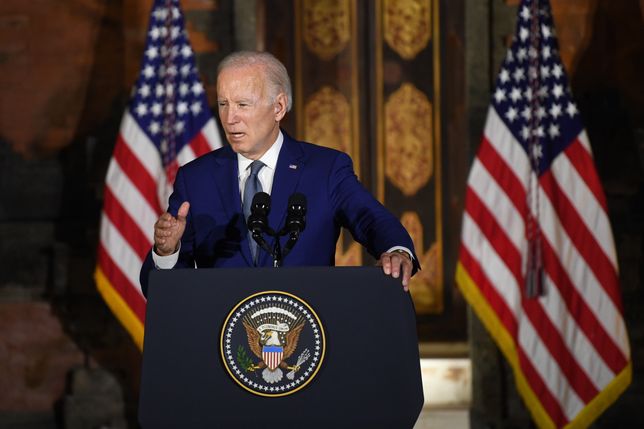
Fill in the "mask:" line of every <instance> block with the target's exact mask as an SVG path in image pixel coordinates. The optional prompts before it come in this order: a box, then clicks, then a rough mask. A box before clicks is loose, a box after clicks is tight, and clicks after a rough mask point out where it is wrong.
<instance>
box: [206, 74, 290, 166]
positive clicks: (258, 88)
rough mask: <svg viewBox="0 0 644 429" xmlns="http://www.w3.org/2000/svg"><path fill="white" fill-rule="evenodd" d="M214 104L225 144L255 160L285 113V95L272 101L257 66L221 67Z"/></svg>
mask: <svg viewBox="0 0 644 429" xmlns="http://www.w3.org/2000/svg"><path fill="white" fill-rule="evenodd" d="M217 104H218V108H219V118H220V119H221V124H222V126H223V128H224V132H225V133H226V139H227V140H228V143H230V146H231V147H232V149H233V150H234V151H235V152H237V153H239V154H242V155H244V156H245V157H246V158H249V159H259V158H260V157H261V156H262V155H263V154H264V153H265V152H266V151H267V150H268V149H269V148H270V147H271V145H272V144H273V143H274V142H275V139H277V134H278V132H279V122H280V120H281V119H282V118H283V117H284V114H285V113H286V97H285V96H284V94H279V95H278V96H277V97H276V99H275V100H272V97H271V96H270V94H269V88H268V86H267V84H266V79H265V77H264V75H263V71H262V68H261V66H248V67H234V68H228V69H224V70H222V72H221V73H220V74H219V76H218V78H217Z"/></svg>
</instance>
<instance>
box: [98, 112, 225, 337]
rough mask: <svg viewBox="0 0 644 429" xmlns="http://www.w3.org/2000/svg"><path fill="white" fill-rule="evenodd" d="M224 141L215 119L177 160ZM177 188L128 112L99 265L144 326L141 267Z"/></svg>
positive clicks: (111, 173) (108, 185)
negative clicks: (155, 230) (140, 282)
mask: <svg viewBox="0 0 644 429" xmlns="http://www.w3.org/2000/svg"><path fill="white" fill-rule="evenodd" d="M220 146H221V140H220V138H219V133H218V132H217V130H216V128H215V123H214V119H210V120H209V121H208V122H207V123H206V125H205V126H204V128H203V129H202V130H201V132H200V133H198V134H197V135H196V136H195V138H194V139H193V140H192V141H191V143H190V144H188V145H186V146H185V147H184V148H183V149H182V150H181V151H180V152H179V153H178V154H177V162H178V163H179V165H183V164H185V163H186V162H189V161H190V160H192V159H194V158H195V157H197V156H200V155H202V154H205V153H207V152H209V151H211V150H213V149H216V148H218V147H220ZM171 190H172V184H171V183H168V181H167V178H166V172H165V169H164V167H163V164H162V161H161V157H160V154H159V151H158V150H157V148H156V147H155V146H154V144H153V143H152V142H151V141H150V139H149V138H148V137H147V135H146V134H145V133H144V132H143V131H142V130H141V128H140V127H139V125H138V123H137V122H136V121H135V120H134V118H133V117H132V116H131V115H130V112H129V111H126V112H125V115H124V117H123V120H122V122H121V129H120V135H119V137H118V140H117V142H116V146H115V148H114V154H113V156H112V159H111V161H110V165H109V168H108V172H107V178H106V181H105V195H104V204H103V212H102V214H101V228H100V243H99V252H98V268H99V269H100V270H101V271H102V272H103V274H104V276H105V278H106V279H107V280H108V282H109V287H111V288H112V289H113V291H114V292H116V293H117V294H118V296H119V297H120V298H121V299H122V300H123V301H124V302H125V304H126V305H127V306H129V307H130V309H131V310H132V312H133V313H134V314H135V316H136V318H137V319H138V320H139V321H140V323H141V325H143V323H144V321H145V298H144V297H143V294H142V292H141V286H140V284H139V271H140V270H141V266H142V264H143V260H144V259H145V256H146V254H147V253H148V251H149V250H150V248H151V246H152V244H153V232H154V223H155V222H156V220H157V218H158V217H159V216H160V215H161V213H162V212H163V211H164V210H165V209H166V207H167V204H168V197H169V194H170V192H171ZM117 316H118V314H117Z"/></svg>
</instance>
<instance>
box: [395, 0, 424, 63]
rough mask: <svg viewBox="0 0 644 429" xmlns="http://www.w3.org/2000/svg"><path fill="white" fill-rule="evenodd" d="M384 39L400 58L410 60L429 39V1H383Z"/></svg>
mask: <svg viewBox="0 0 644 429" xmlns="http://www.w3.org/2000/svg"><path fill="white" fill-rule="evenodd" d="M384 2H385V6H384V8H383V20H384V24H383V27H384V37H385V41H386V42H387V44H388V45H389V46H390V47H391V49H393V50H394V51H396V52H397V53H398V55H400V56H401V57H402V58H404V59H406V60H411V59H412V58H414V57H415V56H416V55H417V54H418V53H419V52H420V51H422V50H423V49H425V47H426V46H427V43H428V42H429V39H430V37H431V12H430V11H431V4H430V0H384Z"/></svg>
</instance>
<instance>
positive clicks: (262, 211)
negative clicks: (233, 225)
mask: <svg viewBox="0 0 644 429" xmlns="http://www.w3.org/2000/svg"><path fill="white" fill-rule="evenodd" d="M270 211H271V197H270V195H268V194H267V193H266V192H258V193H256V194H255V195H254V196H253V202H252V203H251V205H250V215H249V216H248V219H247V220H246V225H248V229H249V230H250V232H252V233H253V234H256V233H259V234H261V233H262V232H265V231H268V230H269V229H270V228H269V227H268V213H270Z"/></svg>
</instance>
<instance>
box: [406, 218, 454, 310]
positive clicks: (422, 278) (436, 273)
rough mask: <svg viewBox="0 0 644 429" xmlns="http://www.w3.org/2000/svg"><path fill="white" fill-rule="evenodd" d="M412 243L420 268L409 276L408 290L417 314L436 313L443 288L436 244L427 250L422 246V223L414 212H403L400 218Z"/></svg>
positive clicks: (441, 308)
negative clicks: (412, 275) (413, 274)
mask: <svg viewBox="0 0 644 429" xmlns="http://www.w3.org/2000/svg"><path fill="white" fill-rule="evenodd" d="M400 222H401V223H402V224H403V226H404V227H405V229H406V230H407V232H409V235H410V236H411V239H412V241H413V243H414V248H415V250H416V256H417V257H418V262H419V263H420V266H421V268H422V269H421V270H420V271H418V272H417V273H416V275H415V276H414V277H412V278H411V281H410V283H409V292H410V293H411V296H412V299H413V300H414V306H415V307H416V313H417V314H436V313H441V312H442V311H443V290H442V286H441V285H440V280H439V279H440V278H441V277H440V270H441V267H440V266H439V258H438V256H439V255H438V251H439V249H438V244H437V243H436V242H434V243H432V245H431V246H430V248H429V250H428V251H427V252H425V250H424V248H423V225H422V223H421V222H420V218H419V217H418V214H417V213H416V212H404V213H403V215H402V217H401V218H400Z"/></svg>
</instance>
